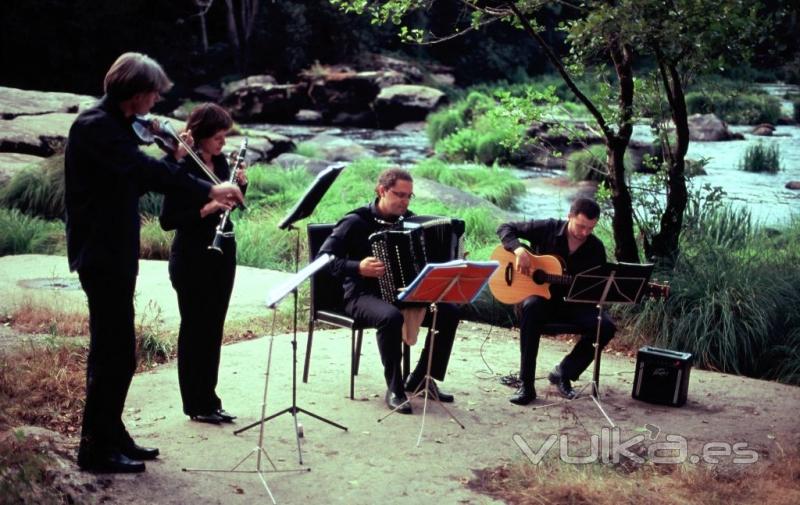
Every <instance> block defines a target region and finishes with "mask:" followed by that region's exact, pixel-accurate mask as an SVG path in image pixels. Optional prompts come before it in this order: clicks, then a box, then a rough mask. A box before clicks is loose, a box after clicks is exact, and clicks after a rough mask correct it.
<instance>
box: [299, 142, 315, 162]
mask: <svg viewBox="0 0 800 505" xmlns="http://www.w3.org/2000/svg"><path fill="white" fill-rule="evenodd" d="M294 153H295V154H299V155H300V156H305V157H306V158H313V159H317V158H320V155H319V148H318V147H317V146H316V145H314V144H312V143H309V142H300V143H299V144H297V147H295V150H294Z"/></svg>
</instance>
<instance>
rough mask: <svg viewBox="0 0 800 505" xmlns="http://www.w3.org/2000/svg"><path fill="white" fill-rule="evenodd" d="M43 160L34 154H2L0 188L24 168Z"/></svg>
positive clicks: (0, 156)
mask: <svg viewBox="0 0 800 505" xmlns="http://www.w3.org/2000/svg"><path fill="white" fill-rule="evenodd" d="M43 159H44V158H42V157H39V156H33V155H32V154H20V153H0V187H2V186H4V185H5V184H6V183H7V182H8V181H10V180H11V179H12V178H13V177H14V176H15V175H16V174H17V172H19V171H20V170H22V169H23V168H25V167H27V166H30V165H36V164H38V163H39V162H40V161H42V160H43Z"/></svg>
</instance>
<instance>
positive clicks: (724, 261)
mask: <svg viewBox="0 0 800 505" xmlns="http://www.w3.org/2000/svg"><path fill="white" fill-rule="evenodd" d="M693 212H697V211H693V210H692V209H690V212H689V213H688V216H687V228H686V229H685V230H684V233H683V235H682V242H681V251H680V254H679V256H678V257H677V258H676V259H675V260H674V264H673V265H669V267H671V268H669V269H665V270H664V271H663V272H661V273H660V276H661V277H662V278H664V277H665V276H666V278H667V279H669V280H670V283H671V293H670V297H669V298H668V299H667V300H666V301H664V302H659V303H656V302H649V303H645V304H642V305H640V306H630V307H627V308H625V309H623V310H621V311H620V315H621V316H622V318H623V320H624V321H625V324H627V325H630V328H631V334H632V335H637V336H638V338H641V339H642V340H643V342H646V343H649V344H652V345H657V346H659V347H666V348H669V349H673V350H678V351H687V352H691V353H692V354H693V355H694V359H695V363H696V364H697V365H698V366H701V367H704V368H709V369H712V370H719V371H723V372H730V373H736V374H741V375H747V376H751V377H759V378H765V379H773V380H778V381H781V382H784V383H788V384H795V385H797V384H800V351H798V349H800V291H798V290H797V286H798V285H800V284H799V283H800V271H798V269H797V268H795V267H794V265H797V263H798V261H800V221H798V220H795V221H794V222H793V223H792V224H791V225H790V226H789V227H788V228H786V229H783V230H779V231H776V230H762V229H757V228H756V227H755V226H753V224H752V222H751V218H750V217H749V215H748V214H746V213H743V212H742V211H741V210H737V209H732V208H724V207H723V208H722V209H718V210H716V211H712V212H706V213H704V214H701V216H700V217H699V218H695V217H694V216H693Z"/></svg>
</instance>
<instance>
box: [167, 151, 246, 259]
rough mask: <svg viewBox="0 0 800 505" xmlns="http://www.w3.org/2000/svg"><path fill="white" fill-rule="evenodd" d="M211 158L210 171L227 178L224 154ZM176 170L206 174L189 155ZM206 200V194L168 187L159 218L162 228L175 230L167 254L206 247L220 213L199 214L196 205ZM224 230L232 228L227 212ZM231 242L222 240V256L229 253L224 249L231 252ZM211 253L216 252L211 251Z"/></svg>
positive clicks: (187, 253) (201, 176)
mask: <svg viewBox="0 0 800 505" xmlns="http://www.w3.org/2000/svg"><path fill="white" fill-rule="evenodd" d="M211 162H212V164H213V165H214V174H215V175H216V176H217V177H218V178H219V180H221V181H227V180H228V179H229V178H230V173H231V169H230V167H229V166H228V161H227V160H226V158H225V156H223V155H218V156H214V157H212V158H211ZM180 172H181V173H183V174H188V175H191V176H195V177H197V178H198V179H206V178H207V177H208V176H207V175H206V174H205V172H203V170H202V169H201V168H200V167H198V166H197V163H196V162H195V161H194V160H192V159H184V160H182V161H181V163H180ZM241 189H242V192H243V193H244V192H245V191H246V187H242V188H241ZM209 201H210V199H209V198H208V195H202V196H201V195H196V194H192V193H187V192H185V191H169V192H168V193H167V195H166V197H165V198H164V205H163V206H162V208H161V216H159V222H160V223H161V227H162V228H163V229H165V230H177V232H176V233H175V239H174V240H173V242H172V247H171V249H170V257H172V258H179V257H184V256H191V255H194V256H196V255H197V254H199V253H202V252H205V251H207V250H208V246H209V245H211V242H212V241H213V239H214V234H215V233H216V229H217V226H218V225H219V222H220V217H221V215H222V211H218V212H214V213H213V214H209V215H207V216H206V217H202V218H201V217H200V209H201V208H203V206H204V205H205V204H207V203H208V202H209ZM224 231H225V232H230V231H233V222H232V221H231V216H230V214H229V215H228V221H227V223H226V225H225V229H224ZM233 245H234V238H233V237H228V238H226V239H224V240H223V246H222V249H223V254H224V255H225V256H229V257H230V256H232V255H231V254H228V253H230V252H233ZM211 253H212V254H216V253H215V252H213V251H212V252H211Z"/></svg>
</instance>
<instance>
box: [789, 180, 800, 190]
mask: <svg viewBox="0 0 800 505" xmlns="http://www.w3.org/2000/svg"><path fill="white" fill-rule="evenodd" d="M786 189H800V181H789V182H787V183H786Z"/></svg>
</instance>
